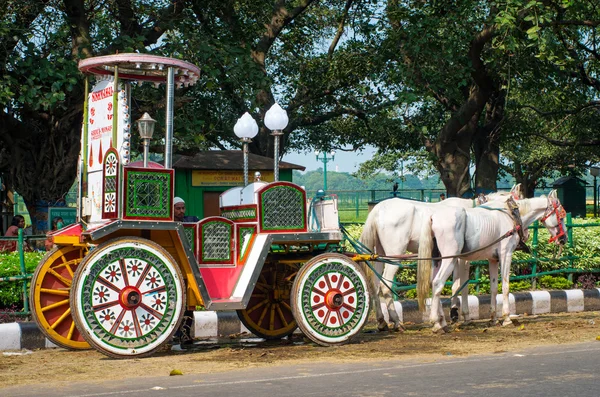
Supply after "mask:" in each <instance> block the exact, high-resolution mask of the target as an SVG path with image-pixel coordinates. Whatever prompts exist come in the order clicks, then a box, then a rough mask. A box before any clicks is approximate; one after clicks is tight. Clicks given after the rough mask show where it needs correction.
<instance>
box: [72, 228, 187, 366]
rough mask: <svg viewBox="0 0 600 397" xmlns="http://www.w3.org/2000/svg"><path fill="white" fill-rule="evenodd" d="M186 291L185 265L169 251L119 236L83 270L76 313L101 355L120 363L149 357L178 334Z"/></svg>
mask: <svg viewBox="0 0 600 397" xmlns="http://www.w3.org/2000/svg"><path fill="white" fill-rule="evenodd" d="M183 286H184V282H183V277H182V275H181V271H180V270H179V266H178V264H177V263H176V262H175V260H174V259H173V257H172V256H171V255H170V254H169V253H168V252H167V251H166V250H165V249H164V248H162V247H161V246H160V245H158V244H157V243H155V242H153V241H150V240H146V239H143V238H136V237H119V238H115V239H113V240H109V241H107V242H105V243H103V244H101V245H99V246H98V247H97V248H96V249H94V250H93V251H91V252H90V253H89V254H88V255H87V256H86V257H85V259H84V260H83V262H82V263H81V265H80V266H79V269H78V270H77V272H76V273H75V277H74V278H73V289H72V294H71V311H72V312H73V318H74V319H75V323H76V324H77V327H78V328H79V329H80V330H81V332H82V333H83V336H84V338H85V339H86V340H87V341H88V343H89V344H90V345H92V347H94V348H95V349H96V350H98V351H100V352H102V353H104V354H106V355H108V356H110V357H114V358H132V357H143V356H148V355H151V354H152V353H154V352H155V351H157V350H158V349H159V348H160V347H161V346H162V345H163V344H164V343H165V342H167V341H169V340H170V338H171V336H172V335H173V333H174V332H175V331H176V330H177V328H178V326H179V323H180V322H181V319H182V317H183V309H184V304H185V290H184V288H183Z"/></svg>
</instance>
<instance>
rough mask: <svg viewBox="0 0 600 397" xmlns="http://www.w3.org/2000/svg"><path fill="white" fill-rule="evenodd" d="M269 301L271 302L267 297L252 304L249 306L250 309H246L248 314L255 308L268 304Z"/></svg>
mask: <svg viewBox="0 0 600 397" xmlns="http://www.w3.org/2000/svg"><path fill="white" fill-rule="evenodd" d="M268 303H269V300H268V299H265V300H263V301H260V302H259V303H257V304H256V305H254V306H252V307H251V308H248V309H246V312H247V313H248V314H250V313H252V312H253V311H254V310H256V309H258V308H259V307H262V306H264V305H266V304H268Z"/></svg>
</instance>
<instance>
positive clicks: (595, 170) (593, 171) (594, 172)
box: [590, 166, 600, 218]
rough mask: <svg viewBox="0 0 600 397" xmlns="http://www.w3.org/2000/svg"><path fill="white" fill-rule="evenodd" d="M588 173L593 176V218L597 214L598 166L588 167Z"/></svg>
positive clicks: (599, 170) (599, 169)
mask: <svg viewBox="0 0 600 397" xmlns="http://www.w3.org/2000/svg"><path fill="white" fill-rule="evenodd" d="M590 174H592V176H593V177H594V218H595V217H596V216H598V179H597V178H598V175H599V174H600V168H599V167H596V166H593V167H590Z"/></svg>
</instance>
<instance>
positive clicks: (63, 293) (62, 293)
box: [40, 288, 70, 296]
mask: <svg viewBox="0 0 600 397" xmlns="http://www.w3.org/2000/svg"><path fill="white" fill-rule="evenodd" d="M40 293H42V294H50V295H58V296H69V294H70V289H50V288H40Z"/></svg>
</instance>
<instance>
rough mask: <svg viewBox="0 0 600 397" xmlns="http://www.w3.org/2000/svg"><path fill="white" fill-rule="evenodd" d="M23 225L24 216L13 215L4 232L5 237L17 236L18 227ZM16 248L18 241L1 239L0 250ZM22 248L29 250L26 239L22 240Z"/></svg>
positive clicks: (13, 249) (20, 227) (21, 227)
mask: <svg viewBox="0 0 600 397" xmlns="http://www.w3.org/2000/svg"><path fill="white" fill-rule="evenodd" d="M24 227H25V218H23V216H22V215H15V216H13V219H12V222H11V223H10V226H9V227H8V229H6V233H4V236H5V237H17V236H18V235H19V229H23V228H24ZM17 249H18V243H17V242H16V241H14V240H13V241H1V242H0V251H16V250H17ZM23 250H25V251H31V248H30V247H29V244H27V242H26V241H23Z"/></svg>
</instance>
